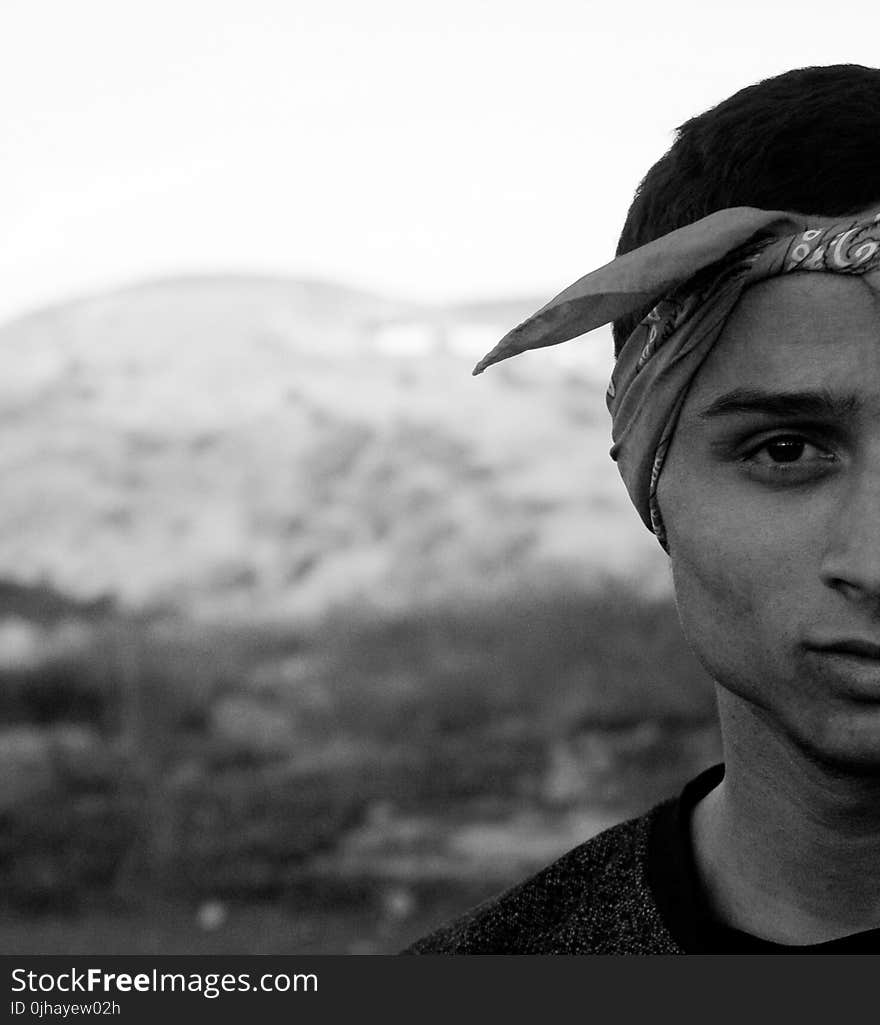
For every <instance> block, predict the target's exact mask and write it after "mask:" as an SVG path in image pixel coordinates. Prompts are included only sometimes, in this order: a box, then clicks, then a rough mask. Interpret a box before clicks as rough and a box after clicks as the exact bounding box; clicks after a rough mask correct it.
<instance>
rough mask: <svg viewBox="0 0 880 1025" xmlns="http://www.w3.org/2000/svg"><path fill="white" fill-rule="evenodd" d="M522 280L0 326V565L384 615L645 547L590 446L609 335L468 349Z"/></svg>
mask: <svg viewBox="0 0 880 1025" xmlns="http://www.w3.org/2000/svg"><path fill="white" fill-rule="evenodd" d="M545 299H546V297H544V298H540V299H537V300H532V299H528V298H526V299H519V300H516V301H514V300H511V301H506V300H504V301H492V302H486V303H465V304H459V305H455V306H448V307H437V308H428V307H419V306H415V305H413V304H406V303H399V302H396V301H394V300H391V299H385V298H382V297H379V296H373V295H369V294H366V293H362V292H356V291H353V290H349V289H345V288H341V287H337V286H335V285H330V284H326V283H321V282H313V281H300V280H285V279H274V278H259V277H245V276H240V277H237V276H228V277H189V278H181V279H172V280H159V281H154V282H150V283H146V284H144V285H141V286H138V287H133V288H129V289H124V290H121V291H117V292H113V293H110V294H106V295H100V296H94V297H89V298H84V299H82V300H80V301H77V302H73V303H70V304H66V305H60V306H57V307H53V308H51V309H48V310H45V311H41V312H38V313H35V314H32V315H29V316H27V317H23V318H21V319H19V320H17V321H15V322H12V323H9V324H7V325H6V326H5V327H3V328H2V329H0V351H2V354H3V357H4V373H3V375H2V379H0V424H2V437H3V444H2V446H0V473H2V479H3V481H4V488H3V502H2V503H0V576H3V577H6V578H9V579H13V580H18V581H22V582H24V583H31V584H34V583H43V584H47V585H50V586H52V587H55V588H58V589H59V590H61V591H63V592H65V593H67V594H70V595H72V596H74V597H75V598H77V599H79V600H82V601H90V600H95V599H96V598H98V597H104V596H109V597H110V598H112V599H113V600H114V601H118V602H119V603H121V604H122V606H123V607H125V606H127V607H129V608H132V609H138V608H144V607H151V606H157V605H159V606H172V607H174V608H176V609H178V610H179V611H181V612H185V613H187V614H189V615H196V616H202V617H209V618H213V617H229V616H233V617H245V618H255V619H259V618H267V617H268V618H276V617H282V618H284V617H301V618H302V617H304V618H306V619H310V618H320V617H321V616H322V615H323V613H324V612H325V611H326V609H327V608H328V607H329V606H331V605H337V606H338V605H340V604H348V603H353V604H362V603H369V604H370V605H374V606H377V607H378V608H379V609H383V610H395V609H401V608H406V607H408V606H409V607H412V606H418V605H420V604H422V603H426V604H429V603H432V602H434V601H435V600H437V599H441V600H443V599H446V600H448V599H450V598H452V599H454V598H455V596H456V595H457V594H463V593H468V594H470V595H472V596H473V595H474V594H475V593H481V592H485V593H487V594H491V593H494V592H495V591H497V590H498V589H499V588H506V587H507V586H508V585H510V584H513V585H514V586H516V585H517V582H518V581H533V580H535V579H536V578H539V577H543V578H551V577H555V576H560V575H561V576H564V577H566V578H570V579H572V580H573V581H574V582H575V583H577V584H578V585H583V584H584V583H587V584H589V583H590V582H595V581H598V580H600V579H602V578H604V577H605V576H606V575H612V576H615V577H617V578H623V579H626V580H628V581H630V582H633V581H634V582H636V583H637V584H638V585H639V587H640V588H641V589H642V590H644V591H646V592H648V593H651V594H656V593H658V592H663V591H664V590H665V589H666V588H667V586H668V585H667V576H666V568H665V559H664V557H663V555H662V552H661V551H660V549H659V546H657V544H656V542H655V541H654V539H653V538H652V537H651V536H650V534H648V532H647V531H646V530H645V529H644V527H643V526H642V525H641V523H640V522H639V520H638V518H637V516H636V514H635V512H634V511H633V510H632V509H631V508H630V506H629V503H628V500H627V499H626V495H625V492H624V489H623V485H622V484H621V482H620V481H619V479H618V477H617V474H616V470H615V468H614V465H613V463H612V462H611V460H610V459H609V458H608V455H607V451H608V447H609V423H608V415H607V412H606V410H605V404H604V387H605V383H606V381H607V376H608V372H609V370H610V352H611V341H610V336H608V335H605V334H604V333H603V332H597V333H595V334H594V335H592V336H589V338H587V339H584V340H581V341H580V342H575V343H569V345H567V346H560V347H559V349H558V350H543V351H542V352H538V353H529V354H526V355H525V356H521V357H519V358H517V359H516V360H512V361H510V363H508V364H502V365H500V366H498V367H495V368H492V369H491V370H490V371H489V372H488V373H486V374H485V375H483V376H481V377H479V378H472V377H471V376H470V370H471V367H472V365H473V363H474V362H475V361H476V359H477V358H479V356H480V355H482V353H483V352H484V351H485V350H486V349H487V348H489V347H490V346H491V345H492V344H493V343H494V341H495V340H497V338H498V337H500V336H501V334H503V333H504V332H505V331H506V330H507V329H508V328H510V327H511V326H512V325H513V324H515V323H517V322H518V321H519V320H521V319H522V318H523V317H525V316H526V315H527V314H528V313H529V312H530V311H531V310H533V309H535V308H536V307H537V306H538V305H540V304H541V303H542V302H543V301H545Z"/></svg>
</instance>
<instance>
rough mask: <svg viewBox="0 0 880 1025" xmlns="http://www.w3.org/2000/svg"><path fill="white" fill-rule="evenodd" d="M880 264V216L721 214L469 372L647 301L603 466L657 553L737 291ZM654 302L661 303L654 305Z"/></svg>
mask: <svg viewBox="0 0 880 1025" xmlns="http://www.w3.org/2000/svg"><path fill="white" fill-rule="evenodd" d="M878 267H880V213H877V214H874V215H868V216H860V217H859V218H858V219H856V220H848V221H840V220H832V219H830V218H822V217H806V216H804V215H802V214H796V213H788V212H785V211H780V210H757V209H754V208H752V207H731V208H730V209H727V210H719V211H718V212H717V213H713V214H710V215H709V216H708V217H704V218H703V219H702V220H699V221H695V222H694V223H693V224H689V225H687V226H686V227H684V228H679V229H678V230H676V231H672V232H670V233H669V234H668V235H664V236H663V237H662V238H659V239H656V240H655V241H653V242H649V243H648V244H647V245H645V246H642V247H641V248H639V249H635V250H633V251H632V252H629V253H626V254H625V255H623V256H620V257H618V258H617V259H616V260H612V261H611V263H608V264H606V265H605V266H604V267H600V268H599V269H598V270H596V271H593V272H592V273H591V274H587V275H586V276H585V277H582V278H580V279H578V280H577V281H576V282H575V283H574V284H573V285H570V286H569V287H568V288H566V289H565V290H564V291H562V292H560V293H559V295H557V296H556V297H555V298H553V299H551V300H550V302H549V303H547V304H546V305H545V306H543V307H541V309H540V310H538V311H537V313H535V314H533V316H531V317H529V318H528V319H527V320H525V321H524V322H523V323H522V324H520V325H519V326H518V327H516V328H514V329H513V330H512V331H510V332H509V333H508V334H507V335H505V336H504V338H502V339H501V341H500V342H499V343H498V344H497V345H496V346H495V348H494V349H492V350H491V352H489V353H487V354H486V355H485V356H484V357H483V358H482V359H481V360H480V362H479V363H478V364H477V365H476V366H475V367H474V371H473V372H474V374H481V373H482V372H483V371H484V370H485V369H486V368H487V367H489V366H491V365H492V364H493V363H498V362H500V361H501V360H504V359H508V358H509V357H510V356H515V355H517V354H518V353H521V352H525V351H526V350H527V349H537V348H541V347H543V346H547V345H557V344H558V343H560V342H564V341H568V340H569V339H571V338H575V337H577V336H578V335H582V334H585V333H586V332H587V331H592V330H593V329H594V328H596V327H600V326H601V325H603V324H608V323H610V322H611V321H613V320H617V319H618V318H620V317H623V316H626V315H627V314H631V313H635V312H637V311H639V310H643V309H644V308H645V306H647V305H649V304H651V303H653V304H654V306H653V309H652V310H651V312H650V313H649V314H648V315H647V316H646V317H645V318H644V319H643V320H642V321H641V322H640V323H639V324H638V326H637V327H636V328H635V330H634V331H633V332H632V334H631V335H630V336H629V337H628V338H627V340H626V342H625V343H624V345H623V347H622V348H621V350H620V352H619V354H618V357H617V360H616V362H615V365H614V370H613V372H612V375H611V381H610V383H609V385H608V392H607V405H608V410H609V412H610V413H611V436H612V441H613V444H612V447H611V458H612V459H614V460H615V461H616V462H617V467H618V470H619V471H620V475H621V477H622V478H623V481H624V484H625V485H626V489H627V491H628V492H629V496H630V498H631V499H632V501H633V504H634V505H635V507H636V509H637V510H638V512H639V515H640V516H641V518H642V520H643V521H644V523H645V525H646V526H647V527H648V528H649V529H650V530H652V531H653V532H654V533H655V534H656V535H657V538H658V540H659V541H660V544H661V545H663V547H664V548H666V537H665V531H664V529H663V521H662V519H661V517H660V511H659V509H658V507H657V500H656V491H657V482H658V480H659V477H660V471H661V470H662V468H663V462H664V459H665V457H666V452H667V450H668V448H669V443H670V441H671V440H672V435H673V432H674V430H675V425H676V423H677V421H678V415H679V413H680V412H681V408H682V405H683V404H684V400H685V397H686V396H687V393H688V390H689V388H690V385H691V383H692V382H693V380H694V377H695V376H696V374H697V371H698V370H699V369H700V366H701V365H702V363H703V361H704V360H705V358H706V357H707V356H708V354H709V352H710V351H711V349H712V346H713V345H714V344H715V343H716V342H717V340H718V338H719V337H720V335H721V333H722V331H723V329H724V325H725V324H726V323H727V319H728V317H729V316H730V314H731V312H732V311H733V308H734V307H735V306H736V304H737V302H738V301H739V299H740V296H741V295H742V294H743V292H744V291H745V289H747V288H748V287H749V286H750V285H753V284H755V283H756V282H759V281H764V280H766V279H768V278H772V277H776V276H778V275H781V274H788V273H790V272H793V271H824V272H826V273H832V274H865V273H867V272H869V271H872V270H875V269H876V268H878ZM658 300H659V301H658Z"/></svg>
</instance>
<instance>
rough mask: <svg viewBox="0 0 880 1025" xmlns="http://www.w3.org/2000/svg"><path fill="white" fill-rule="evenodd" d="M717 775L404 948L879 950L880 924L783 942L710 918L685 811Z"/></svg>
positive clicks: (710, 772) (705, 776)
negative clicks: (802, 942)
mask: <svg viewBox="0 0 880 1025" xmlns="http://www.w3.org/2000/svg"><path fill="white" fill-rule="evenodd" d="M723 777H724V766H723V765H715V766H713V767H712V768H710V769H707V770H706V771H705V772H703V773H701V774H700V775H699V776H697V778H696V779H694V780H692V781H691V782H690V783H688V784H687V786H686V787H685V788H684V790H683V791H682V793H681V795H680V796H679V797H678V798H675V799H670V800H668V801H664V802H663V803H662V804H658V805H657V806H656V807H654V808H653V809H651V811H649V812H647V813H646V814H645V815H641V816H639V817H638V818H634V819H630V820H629V821H627V822H623V823H621V824H620V825H617V826H612V827H611V829H606V830H605V831H604V832H602V833H600V834H599V835H598V836H595V837H593V838H592V839H590V840H587V841H586V843H583V844H581V845H580V846H579V847H575V848H574V849H573V850H571V851H569V852H568V853H567V854H565V855H563V856H562V857H561V858H560V859H559V860H558V861H555V862H553V864H551V865H549V866H548V867H547V868H545V869H543V870H542V871H540V872H538V873H537V874H536V875H534V876H532V877H531V878H529V879H526V880H525V881H524V882H522V883H519V884H518V885H517V886H514V887H513V888H511V889H509V890H507V891H505V892H504V893H502V894H501V895H500V896H498V897H495V898H492V899H490V900H488V901H486V902H484V903H483V904H480V905H479V906H478V907H476V908H474V909H473V910H471V911H469V912H467V913H466V914H465V915H463V916H462V917H461V918H458V919H456V920H455V921H453V922H451V923H450V924H448V925H446V926H443V927H442V928H440V929H438V930H437V931H436V932H433V933H431V934H430V935H429V936H426V937H424V938H423V939H421V940H418V941H417V942H416V943H414V944H413V945H412V946H411V947H409V948H408V949H407V950H405V951H403V953H404V954H690V953H761V954H765V953H766V954H791V953H798V954H808V953H878V952H880V929H871V930H868V931H867V932H860V933H856V934H854V935H851V936H845V937H842V938H839V939H836V940H830V941H827V942H824V943H815V944H809V945H799V946H789V945H785V944H780V943H773V942H771V941H770V940H765V939H762V938H759V937H757V936H752V935H750V934H749V933H745V932H742V931H740V930H737V929H733V928H730V927H729V926H727V925H725V924H723V923H721V922H719V921H717V920H716V919H715V918H714V917H713V914H712V912H711V910H710V908H709V906H708V903H707V901H706V899H705V896H704V894H703V892H702V889H701V886H700V883H699V878H698V873H697V869H696V861H695V858H694V852H693V846H692V842H691V836H690V818H691V812H692V811H693V808H694V807H695V806H696V804H697V802H698V801H699V800H701V799H702V798H703V797H704V796H705V795H706V794H707V793H709V791H710V790H712V789H713V788H714V787H715V786H717V785H718V783H720V782H721V780H722V779H723Z"/></svg>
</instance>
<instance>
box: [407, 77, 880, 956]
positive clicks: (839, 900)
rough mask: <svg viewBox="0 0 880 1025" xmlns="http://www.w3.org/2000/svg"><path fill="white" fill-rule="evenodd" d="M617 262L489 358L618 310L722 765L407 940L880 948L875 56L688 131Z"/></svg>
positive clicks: (659, 169)
mask: <svg viewBox="0 0 880 1025" xmlns="http://www.w3.org/2000/svg"><path fill="white" fill-rule="evenodd" d="M618 253H619V259H617V260H615V261H613V262H612V263H611V264H608V265H607V266H606V267H603V268H601V269H600V270H598V271H595V272H593V273H592V274H589V275H587V276H586V277H585V278H582V279H580V280H579V281H578V282H576V283H575V284H574V285H572V286H571V287H570V288H568V289H566V290H565V291H564V292H562V293H561V294H560V295H559V296H557V297H556V298H555V299H554V300H551V302H550V303H548V305H547V306H546V307H544V308H543V309H542V310H540V311H539V312H538V313H537V314H536V315H535V316H534V317H532V318H530V319H529V320H528V321H526V322H525V323H524V324H523V325H520V327H518V328H516V329H515V330H514V331H512V332H511V333H510V334H509V335H508V336H506V338H505V339H503V340H502V342H500V343H499V345H498V346H496V348H495V349H494V350H493V351H492V353H490V354H489V355H488V356H487V357H485V358H484V359H483V360H482V361H481V362H480V364H478V366H477V368H476V370H475V372H481V371H482V370H483V369H485V368H486V367H487V366H489V365H491V364H492V363H494V362H497V361H498V360H499V359H504V358H507V357H508V356H511V355H515V354H516V353H518V352H521V351H523V350H525V349H529V348H538V347H540V346H543V345H549V344H555V343H557V342H561V341H564V340H566V339H569V338H572V337H575V336H577V335H579V334H582V333H584V332H585V331H587V330H590V329H591V328H592V327H595V326H597V325H598V324H601V323H606V322H608V321H609V320H612V319H613V320H614V321H615V325H614V334H615V349H616V352H617V356H618V359H617V363H616V366H615V370H614V373H613V375H612V380H611V383H610V385H609V392H608V405H609V409H610V410H611V413H612V435H613V438H614V445H613V448H612V456H613V457H614V458H615V459H616V460H617V462H618V466H619V468H620V472H621V474H622V476H623V478H624V482H625V484H626V486H627V488H628V490H629V493H630V496H631V497H632V499H633V501H634V502H635V504H636V507H637V508H638V509H639V512H640V513H641V515H642V518H643V520H644V521H645V523H646V525H648V526H649V528H650V529H652V530H653V531H654V533H655V534H656V535H657V537H658V539H659V540H660V543H661V544H662V545H663V547H664V548H665V549H666V551H667V553H668V555H669V558H670V562H671V568H672V574H673V581H674V585H675V594H676V602H677V605H678V609H679V615H680V619H681V623H682V627H683V629H684V633H685V636H686V637H687V639H688V642H689V643H690V645H691V646H692V647H693V649H694V651H695V652H696V653H697V655H698V656H699V658H700V659H701V661H702V662H703V664H704V665H705V666H706V668H707V669H708V671H709V673H710V674H711V676H712V678H713V680H714V681H715V683H716V691H717V699H718V709H719V715H720V721H721V731H722V738H723V749H724V763H723V765H718V766H715V767H713V768H711V769H709V770H707V771H706V772H704V773H703V774H701V775H700V776H699V777H698V778H697V779H695V780H693V781H692V782H691V783H689V784H688V786H687V787H685V789H684V791H683V792H682V794H681V795H680V796H679V797H678V798H677V799H675V800H670V801H668V802H665V803H664V804H662V805H659V806H658V807H657V808H655V809H653V810H652V811H651V812H649V813H648V814H647V815H645V816H642V817H641V818H637V819H634V820H631V821H630V822H627V823H623V824H622V825H619V826H616V827H614V828H612V829H610V830H607V831H606V832H604V833H602V834H600V835H599V836H597V837H595V838H593V839H592V840H589V841H588V842H587V843H585V844H583V845H581V846H580V847H578V848H576V849H575V850H573V851H570V852H569V853H568V854H566V855H565V856H563V857H562V858H561V859H560V860H559V861H557V862H555V863H554V864H553V865H551V866H549V867H548V868H546V869H544V870H543V871H542V872H540V873H538V874H537V875H536V876H534V877H533V878H531V879H529V880H527V881H525V882H524V883H521V884H520V885H518V886H516V887H514V888H513V889H512V890H510V891H508V892H506V893H505V894H502V895H501V896H500V897H498V898H495V899H494V900H492V901H489V902H487V903H486V904H484V905H481V906H480V907H478V908H476V909H474V910H473V911H471V912H470V913H468V914H467V915H465V916H464V917H463V918H462V919H460V920H458V921H456V922H453V923H452V924H450V925H448V926H446V927H444V928H442V929H440V930H439V931H438V932H436V933H434V934H433V935H431V936H428V937H426V938H425V939H422V940H420V941H419V942H418V943H416V944H415V945H414V946H413V947H411V948H410V949H409V951H408V953H463V954H471V953H535V954H541V953H544V954H546V953H715V952H718V953H733V952H741V953H750V952H767V953H780V952H783V953H791V952H856V951H858V952H867V951H873V952H878V951H880V70H876V69H869V68H863V67H858V66H849V65H848V66H836V67H822V68H806V69H800V70H797V71H792V72H789V73H787V74H785V75H781V76H779V77H777V78H773V79H769V80H766V81H764V82H760V83H758V84H757V85H755V86H752V87H750V88H748V89H745V90H743V91H741V92H739V93H737V94H736V95H734V96H732V97H731V98H730V99H728V100H726V101H725V102H724V103H722V104H720V105H719V106H718V107H716V108H714V109H712V110H710V111H708V112H706V113H704V114H702V115H701V116H699V117H697V118H694V119H692V120H691V121H689V122H687V123H686V124H685V125H683V126H682V127H681V128H680V129H679V133H678V137H677V140H676V142H675V144H674V145H673V147H672V148H671V150H670V151H669V153H667V154H666V155H665V156H664V157H663V158H662V159H661V160H660V161H659V162H658V163H657V164H656V165H655V166H654V167H653V168H652V169H651V171H650V172H649V174H648V175H647V177H646V178H645V180H644V182H643V183H642V186H641V187H640V190H639V192H638V194H637V196H636V199H635V201H634V203H633V205H632V208H631V210H630V213H629V217H628V219H627V222H626V226H625V228H624V231H623V236H622V238H621V243H620V246H619V249H618Z"/></svg>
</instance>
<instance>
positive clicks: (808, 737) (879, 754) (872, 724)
mask: <svg viewBox="0 0 880 1025" xmlns="http://www.w3.org/2000/svg"><path fill="white" fill-rule="evenodd" d="M798 733H799V734H800V737H799V746H800V747H801V748H802V749H803V750H804V751H805V753H806V754H807V755H808V757H810V759H811V760H812V761H814V762H816V763H817V764H819V765H821V766H823V767H824V768H825V769H830V770H832V771H833V772H835V773H836V774H839V775H845V776H852V775H859V776H870V777H877V778H880V702H878V703H876V704H875V703H861V704H859V705H857V706H856V707H855V708H846V709H842V710H839V711H836V712H833V713H829V714H826V716H825V717H824V718H823V720H822V723H821V727H820V728H819V729H810V728H809V727H804V728H802V729H800V730H798Z"/></svg>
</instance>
